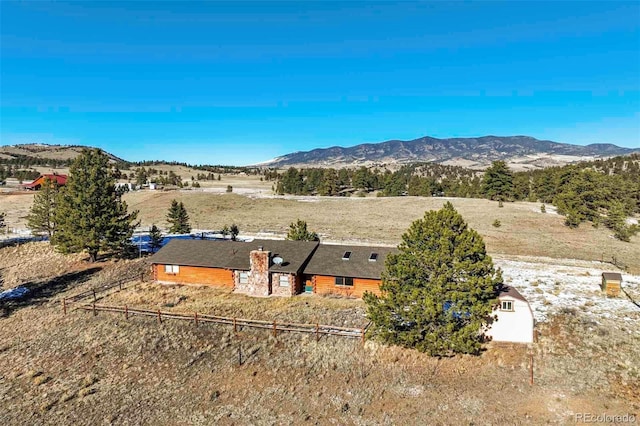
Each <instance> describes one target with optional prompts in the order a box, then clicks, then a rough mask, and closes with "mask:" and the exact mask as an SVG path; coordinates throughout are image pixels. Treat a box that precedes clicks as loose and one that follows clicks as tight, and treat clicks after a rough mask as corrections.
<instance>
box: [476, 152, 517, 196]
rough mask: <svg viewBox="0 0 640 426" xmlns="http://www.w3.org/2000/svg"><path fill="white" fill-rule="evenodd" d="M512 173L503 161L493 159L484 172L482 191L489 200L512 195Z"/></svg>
mask: <svg viewBox="0 0 640 426" xmlns="http://www.w3.org/2000/svg"><path fill="white" fill-rule="evenodd" d="M513 190H514V188H513V175H512V174H511V171H510V170H509V167H508V166H507V163H505V162H504V161H494V162H493V163H492V164H491V167H489V168H487V170H485V172H484V178H483V180H482V193H483V194H484V195H485V196H486V197H489V199H491V200H508V199H510V198H512V197H513Z"/></svg>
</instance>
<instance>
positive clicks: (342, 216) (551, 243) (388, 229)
mask: <svg viewBox="0 0 640 426" xmlns="http://www.w3.org/2000/svg"><path fill="white" fill-rule="evenodd" d="M173 198H177V199H178V200H180V201H183V202H184V203H185V206H186V207H187V210H188V211H189V214H190V216H191V222H192V224H193V225H194V226H197V227H198V228H203V229H219V228H221V227H222V226H223V225H225V224H230V223H233V222H235V223H237V224H238V226H239V227H240V230H241V232H246V233H251V234H256V233H275V234H277V235H280V236H283V235H285V234H286V231H287V228H288V226H289V224H290V223H291V222H293V221H295V220H296V219H298V218H301V219H303V220H306V221H307V223H308V224H309V227H310V228H311V229H313V230H315V231H317V232H319V233H320V234H321V236H322V237H323V238H324V239H326V240H334V241H343V240H349V241H351V240H360V241H362V242H369V243H384V244H397V243H398V242H399V241H400V237H401V235H402V233H403V232H405V231H406V229H407V228H408V227H409V225H410V224H411V222H412V221H414V220H416V219H418V218H421V217H422V216H423V215H424V212H425V211H427V210H432V209H438V208H440V207H442V204H443V203H444V202H445V201H446V200H444V199H442V198H422V197H399V198H357V197H354V198H324V197H309V198H303V199H301V200H296V199H282V198H250V197H245V196H239V195H235V194H210V193H198V192H191V193H190V192H172V193H162V192H159V193H150V192H138V193H132V194H129V195H128V196H127V202H129V204H130V206H131V208H135V209H140V217H141V219H142V224H143V226H149V225H150V224H151V223H154V222H155V223H157V224H160V225H162V226H166V223H165V221H164V217H165V214H166V210H167V208H168V206H169V204H170V202H171V200H172V199H173ZM450 201H451V202H452V203H453V205H454V206H455V207H456V209H457V210H458V211H459V212H460V213H461V214H462V215H463V216H464V218H465V220H467V222H468V223H469V226H471V227H472V228H474V229H475V230H477V231H478V232H479V233H480V234H481V235H482V237H483V238H484V240H485V243H486V245H487V249H488V250H489V252H490V253H500V254H508V255H530V256H546V257H554V258H576V259H583V260H600V259H601V258H602V257H603V256H604V258H605V260H610V259H611V256H613V255H615V256H616V257H617V258H618V259H619V260H620V261H622V262H624V263H626V264H628V265H630V267H632V268H634V269H635V270H636V271H637V270H640V244H639V243H638V238H640V237H634V239H633V240H632V242H631V243H624V242H621V241H618V240H616V239H614V238H613V237H612V236H611V232H610V231H609V230H608V229H606V228H604V227H600V228H598V229H596V228H593V227H592V226H589V225H588V224H583V225H582V226H581V227H580V228H579V229H570V228H568V227H566V226H564V224H563V218H562V217H561V216H559V215H554V214H551V213H546V214H545V213H541V212H540V209H539V205H538V204H537V203H527V202H518V203H505V204H504V207H503V208H498V204H497V203H495V202H491V201H488V200H481V199H451V200H450ZM495 219H498V220H500V222H501V224H502V226H501V227H500V228H495V227H493V226H492V223H493V221H494V220H495Z"/></svg>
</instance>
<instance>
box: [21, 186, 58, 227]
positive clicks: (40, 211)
mask: <svg viewBox="0 0 640 426" xmlns="http://www.w3.org/2000/svg"><path fill="white" fill-rule="evenodd" d="M58 193H59V188H58V184H57V182H55V181H51V180H50V179H49V178H45V180H44V182H43V183H42V187H41V188H40V191H38V192H37V193H36V195H35V197H34V198H33V204H32V205H31V211H30V212H29V216H27V227H28V228H29V229H31V232H32V233H33V234H34V235H47V236H48V237H49V238H51V237H52V236H53V233H54V230H55V213H56V197H58Z"/></svg>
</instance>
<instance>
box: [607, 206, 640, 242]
mask: <svg viewBox="0 0 640 426" xmlns="http://www.w3.org/2000/svg"><path fill="white" fill-rule="evenodd" d="M628 214H629V212H628V210H627V209H626V208H625V205H624V204H623V203H622V202H620V201H618V200H614V201H612V202H611V206H610V207H609V211H608V213H607V218H606V219H605V225H606V226H607V228H609V229H611V230H613V236H614V237H616V238H617V239H619V240H620V241H625V242H630V241H631V237H633V236H634V235H636V234H637V233H638V231H639V229H638V227H637V225H629V224H627V216H628Z"/></svg>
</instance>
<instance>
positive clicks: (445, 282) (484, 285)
mask: <svg viewBox="0 0 640 426" xmlns="http://www.w3.org/2000/svg"><path fill="white" fill-rule="evenodd" d="M399 250H400V252H399V253H398V254H391V255H389V256H388V258H387V264H386V269H385V271H384V273H383V276H382V285H381V287H380V289H381V290H382V295H381V296H376V295H374V294H371V293H365V296H364V300H365V302H366V304H367V314H368V316H369V318H370V319H371V321H372V328H371V329H370V333H371V334H373V336H374V337H377V338H379V339H380V340H382V341H384V342H386V343H390V344H395V345H400V346H405V347H409V348H415V349H418V350H419V351H421V352H427V353H429V354H431V355H448V354H451V353H458V352H460V353H478V352H479V350H480V348H481V344H482V342H483V336H482V333H481V330H482V329H483V327H484V326H485V325H487V324H489V323H490V322H491V320H492V315H491V313H492V310H493V307H494V304H495V303H496V300H497V299H496V296H497V291H498V289H499V287H500V285H501V283H502V275H501V273H500V271H499V270H498V271H496V270H495V269H494V267H493V262H492V260H491V257H489V256H488V255H487V253H486V249H485V245H484V242H483V240H482V237H481V236H480V235H479V234H478V233H477V232H476V231H474V230H473V229H470V228H468V227H467V224H466V223H465V221H464V220H463V218H462V216H461V215H460V214H459V213H458V212H457V211H456V210H455V209H454V207H453V205H451V203H448V202H447V203H446V204H445V205H444V207H443V208H442V209H441V210H439V211H430V212H427V213H425V216H424V218H423V219H419V220H416V221H415V222H413V223H412V224H411V227H410V228H409V230H408V231H407V232H406V233H405V234H404V235H403V236H402V243H401V244H400V246H399Z"/></svg>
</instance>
